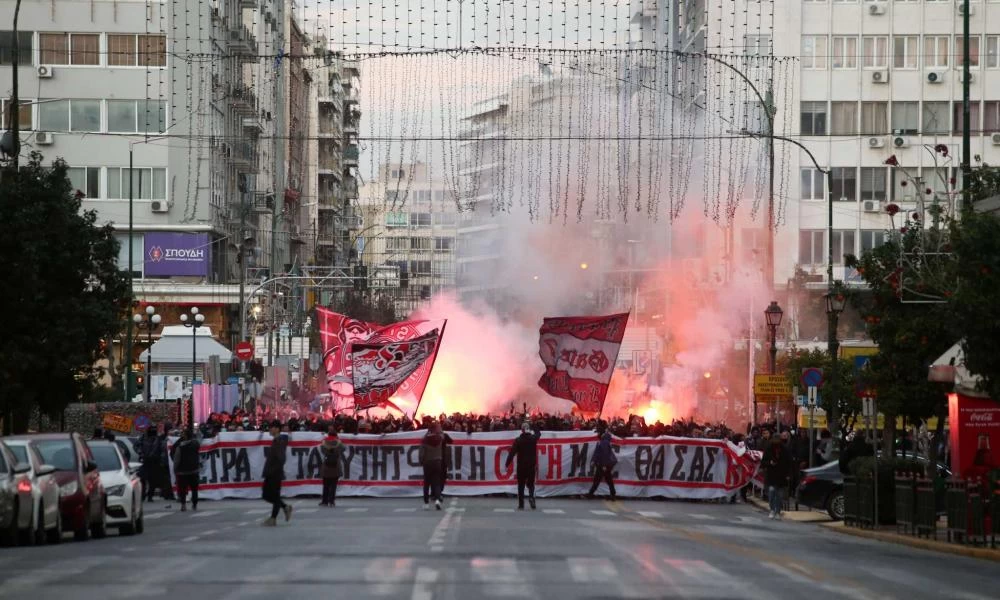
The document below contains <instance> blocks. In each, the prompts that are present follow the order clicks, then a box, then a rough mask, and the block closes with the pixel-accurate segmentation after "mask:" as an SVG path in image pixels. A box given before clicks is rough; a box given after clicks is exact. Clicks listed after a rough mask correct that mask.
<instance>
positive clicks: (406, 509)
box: [392, 508, 417, 513]
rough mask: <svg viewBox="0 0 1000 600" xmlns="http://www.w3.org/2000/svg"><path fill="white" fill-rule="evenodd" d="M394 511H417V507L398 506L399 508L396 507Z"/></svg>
mask: <svg viewBox="0 0 1000 600" xmlns="http://www.w3.org/2000/svg"><path fill="white" fill-rule="evenodd" d="M392 512H398V513H404V512H417V509H416V508H397V509H394V510H393V511H392Z"/></svg>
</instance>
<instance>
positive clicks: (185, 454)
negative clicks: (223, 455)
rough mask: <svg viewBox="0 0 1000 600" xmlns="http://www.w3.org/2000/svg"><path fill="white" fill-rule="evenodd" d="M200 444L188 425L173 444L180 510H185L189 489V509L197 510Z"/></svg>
mask: <svg viewBox="0 0 1000 600" xmlns="http://www.w3.org/2000/svg"><path fill="white" fill-rule="evenodd" d="M200 449H201V444H199V443H198V440H197V439H196V438H195V436H194V432H193V431H192V430H191V428H190V427H188V428H187V429H185V430H184V432H183V433H181V437H180V439H178V440H177V443H176V444H174V452H173V459H174V475H175V477H176V478H177V495H178V496H180V500H181V511H182V512H183V511H185V510H187V493H188V490H191V510H198V480H199V479H200V478H201V457H200V456H199V453H198V452H199V450H200Z"/></svg>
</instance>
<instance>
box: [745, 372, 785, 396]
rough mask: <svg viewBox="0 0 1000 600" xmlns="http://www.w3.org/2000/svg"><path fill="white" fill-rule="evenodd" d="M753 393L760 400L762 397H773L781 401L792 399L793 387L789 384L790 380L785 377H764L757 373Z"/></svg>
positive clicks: (754, 377) (754, 378)
mask: <svg viewBox="0 0 1000 600" xmlns="http://www.w3.org/2000/svg"><path fill="white" fill-rule="evenodd" d="M753 393H754V395H756V396H757V399H758V400H760V399H761V397H762V396H771V397H774V398H779V399H782V400H784V399H786V398H789V399H790V398H791V397H792V386H791V385H790V384H789V383H788V378H787V377H785V376H784V375H762V374H759V373H755V374H754V376H753Z"/></svg>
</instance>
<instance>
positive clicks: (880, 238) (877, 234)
mask: <svg viewBox="0 0 1000 600" xmlns="http://www.w3.org/2000/svg"><path fill="white" fill-rule="evenodd" d="M884 243H885V232H884V231H882V230H880V229H879V230H875V229H863V230H862V231H861V254H864V253H865V252H868V251H869V250H873V249H875V248H878V247H879V246H881V245H882V244H884Z"/></svg>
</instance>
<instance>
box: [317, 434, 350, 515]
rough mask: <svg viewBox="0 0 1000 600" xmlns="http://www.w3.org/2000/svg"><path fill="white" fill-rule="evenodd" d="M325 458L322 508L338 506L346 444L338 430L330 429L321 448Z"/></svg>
mask: <svg viewBox="0 0 1000 600" xmlns="http://www.w3.org/2000/svg"><path fill="white" fill-rule="evenodd" d="M319 452H320V454H321V455H322V456H323V466H322V467H320V476H321V477H322V478H323V499H322V500H321V501H320V503H319V505H320V506H331V507H332V506H336V500H337V482H338V481H339V480H340V467H341V459H342V458H343V456H344V443H343V442H341V441H340V438H338V437H337V430H336V429H335V428H334V427H332V426H331V427H330V430H329V433H327V436H326V439H324V440H323V445H322V446H320V447H319Z"/></svg>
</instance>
